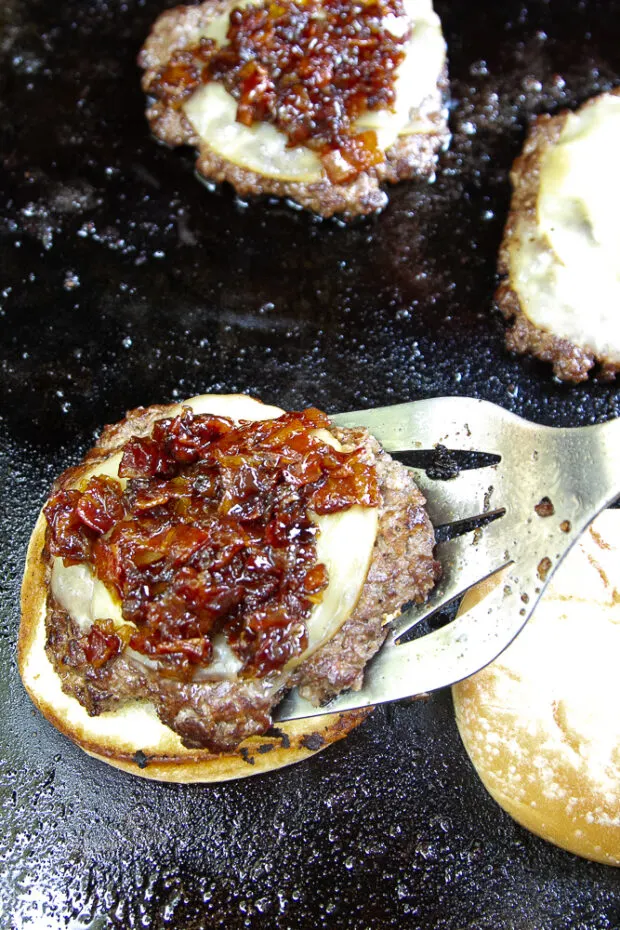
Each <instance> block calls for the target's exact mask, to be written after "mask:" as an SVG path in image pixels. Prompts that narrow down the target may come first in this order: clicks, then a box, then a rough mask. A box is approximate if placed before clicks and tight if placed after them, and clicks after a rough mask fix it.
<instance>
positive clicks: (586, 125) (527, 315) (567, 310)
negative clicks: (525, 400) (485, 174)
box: [496, 90, 620, 381]
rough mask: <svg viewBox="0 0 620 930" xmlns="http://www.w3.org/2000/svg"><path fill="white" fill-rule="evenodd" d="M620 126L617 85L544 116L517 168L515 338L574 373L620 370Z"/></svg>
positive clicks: (505, 300)
mask: <svg viewBox="0 0 620 930" xmlns="http://www.w3.org/2000/svg"><path fill="white" fill-rule="evenodd" d="M619 133H620V91H617V90H616V91H612V92H611V93H606V94H601V95H599V96H598V97H594V98H593V99H591V100H589V101H587V102H586V103H585V104H584V105H583V106H582V107H580V108H579V109H578V110H576V111H575V112H574V113H572V112H569V111H567V110H564V111H563V112H561V113H559V114H558V115H557V116H553V117H551V116H547V115H544V116H539V117H538V118H537V119H536V121H535V122H534V124H533V126H532V129H531V131H530V134H529V136H528V138H527V140H526V142H525V146H524V148H523V152H522V154H521V155H520V157H519V158H518V159H517V160H516V161H515V164H514V165H513V168H512V172H511V180H512V184H513V196H512V203H511V208H510V214H509V217H508V222H507V225H506V229H505V232H504V239H503V242H502V246H501V250H500V261H499V271H500V273H501V274H502V275H504V276H505V277H504V280H503V281H502V282H501V284H500V286H499V288H498V290H497V293H496V302H497V304H498V306H499V308H500V310H501V311H502V313H503V314H504V316H505V317H506V318H507V319H509V320H512V326H511V328H510V330H509V331H508V334H507V345H508V348H510V349H512V350H514V351H516V352H520V353H529V354H531V355H534V356H535V357H537V358H540V359H542V360H543V361H545V362H551V363H552V365H553V372H554V374H555V376H556V377H557V378H560V379H561V380H564V381H584V380H586V379H587V378H588V374H589V372H590V370H591V369H592V368H593V366H594V365H595V364H598V366H599V368H598V371H599V374H600V376H601V377H602V378H609V377H612V376H614V375H615V374H616V373H617V372H618V371H619V370H620V322H619V320H620V317H619V316H618V306H619V305H620V224H619V223H618V209H619V206H620V201H619V196H620V182H619V180H618V173H617V166H616V152H617V139H618V137H619Z"/></svg>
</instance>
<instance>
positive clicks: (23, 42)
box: [0, 0, 620, 930]
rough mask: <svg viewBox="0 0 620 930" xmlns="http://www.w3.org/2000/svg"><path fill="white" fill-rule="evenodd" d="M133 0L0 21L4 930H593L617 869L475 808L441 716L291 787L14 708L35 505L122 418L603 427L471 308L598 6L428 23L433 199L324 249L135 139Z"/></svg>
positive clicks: (617, 895)
mask: <svg viewBox="0 0 620 930" xmlns="http://www.w3.org/2000/svg"><path fill="white" fill-rule="evenodd" d="M164 5H165V4H164V3H163V2H156V0H126V2H121V0H90V2H88V0H59V2H57V3H49V2H48V0H3V2H2V4H1V5H0V62H1V73H0V131H1V133H2V135H1V160H0V171H1V173H0V190H1V201H0V242H1V245H2V248H1V252H0V314H1V320H2V329H3V336H2V346H3V351H2V367H1V372H2V374H1V389H2V417H1V421H0V456H1V463H2V474H3V477H4V478H5V479H6V480H5V481H4V483H3V493H2V495H1V497H0V507H1V509H2V536H1V542H0V545H1V546H2V577H1V584H2V595H1V598H2V600H1V613H0V662H1V668H2V674H1V679H0V693H1V696H2V704H1V711H0V712H1V715H2V726H1V736H0V757H1V758H0V805H1V815H0V816H1V826H2V829H1V836H2V839H1V849H0V915H1V916H0V926H1V927H2V928H5V927H6V928H33V930H38V928H51V930H56V928H61V927H62V928H87V927H90V928H107V927H115V928H116V927H118V928H123V930H125V928H131V930H133V928H157V930H159V928H166V927H170V928H174V930H179V928H187V930H190V928H191V930H197V928H210V927H223V928H227V930H233V928H242V927H243V928H245V927H247V928H262V927H269V928H276V930H280V928H281V930H284V928H292V930H297V928H306V927H308V928H313V930H316V928H324V930H333V928H339V927H346V928H351V930H365V928H378V930H383V928H385V930H387V928H394V930H403V928H424V930H427V928H428V930H431V928H432V930H440V928H441V930H465V928H471V930H474V928H475V930H485V928H489V930H509V928H510V930H513V928H514V930H516V928H518V930H526V928H527V930H564V928H580V930H586V928H587V930H604V928H618V927H620V884H619V879H620V873H619V872H618V871H617V870H614V869H611V868H605V867H604V866H598V865H595V864H591V863H588V862H585V861H582V860H579V859H577V858H575V857H573V856H570V855H569V854H567V853H564V852H562V851H560V850H557V849H555V848H554V847H552V846H550V845H547V844H546V843H544V842H543V841H541V840H539V839H537V838H536V837H534V836H532V835H530V834H529V833H527V832H525V831H524V830H522V829H521V828H519V827H518V826H517V825H516V824H514V823H513V822H512V821H511V820H510V819H509V818H508V817H507V816H505V815H504V814H503V813H502V812H501V811H500V810H499V808H497V807H496V806H495V804H494V803H493V802H492V801H491V800H490V799H489V798H488V797H487V795H486V794H485V792H484V790H483V788H482V787H481V785H480V783H479V782H478V780H477V778H476V776H475V775H474V773H473V771H472V769H471V767H470V765H469V763H468V760H467V758H466V756H465V753H464V751H463V749H462V747H461V745H460V743H459V739H458V736H457V733H456V729H455V725H454V721H453V716H452V710H451V704H450V696H449V693H448V692H445V693H439V694H435V695H434V696H433V697H432V698H430V699H429V700H428V701H426V702H419V703H415V704H412V705H407V706H392V707H386V708H383V709H380V710H377V711H376V712H375V714H374V715H373V716H372V718H371V719H369V720H368V721H367V722H366V723H365V724H364V725H363V726H361V727H360V728H359V729H358V730H357V731H356V732H354V733H353V734H352V735H351V736H350V737H349V738H348V739H347V740H345V741H343V742H341V743H339V744H338V745H336V746H334V747H332V748H331V749H330V750H328V751H327V752H325V753H323V754H319V755H318V756H315V757H314V758H311V759H309V760H308V761H307V762H305V763H303V764H300V765H297V766H295V767H293V768H291V769H288V770H282V771H280V772H276V773H273V774H271V775H267V776H264V777H259V778H256V779H250V780H247V781H242V782H236V783H230V784H223V785H218V786H204V787H201V786H176V785H161V784H151V783H148V782H143V781H141V780H139V779H137V778H133V777H131V776H129V775H125V774H122V773H119V772H117V771H114V770H112V769H110V768H108V767H107V766H105V765H103V764H100V763H99V762H96V761H94V760H92V759H90V758H88V757H87V756H86V755H84V753H82V752H81V751H80V750H78V749H77V748H75V747H74V746H73V745H71V744H69V743H68V742H67V741H66V740H65V739H64V738H63V737H62V736H61V735H60V734H58V733H57V732H56V731H55V730H53V729H52V728H51V727H50V726H49V725H48V724H47V723H46V722H45V721H44V720H43V719H42V717H41V716H40V715H39V714H38V713H37V712H36V711H35V710H34V709H33V707H32V706H31V705H30V702H29V701H28V699H27V697H26V695H25V693H24V691H23V689H22V687H21V684H20V681H19V678H18V674H17V670H16V662H15V639H16V633H17V626H18V619H19V617H18V595H19V585H20V576H21V571H22V565H23V559H24V554H25V550H26V544H27V540H28V536H29V533H30V530H31V528H32V525H33V523H34V521H35V517H36V514H37V511H38V508H39V507H40V505H41V503H42V502H43V500H44V499H45V496H46V494H47V492H48V490H49V487H50V484H51V482H52V480H53V478H54V477H55V476H56V474H57V473H58V472H60V470H61V469H63V468H64V467H66V466H67V465H68V464H69V463H71V462H75V461H76V460H77V458H78V457H79V456H80V454H81V453H82V452H83V451H84V450H85V449H86V448H87V447H88V446H89V445H90V444H91V442H92V439H93V436H94V434H95V433H96V431H97V430H98V429H99V428H100V427H101V426H102V425H103V424H104V423H106V422H112V421H114V420H117V419H118V418H120V417H121V416H122V414H123V412H124V411H125V409H127V408H129V407H132V406H136V405H138V404H141V403H142V404H148V403H154V402H160V401H161V402H163V401H169V400H171V399H178V398H183V397H187V396H191V395H192V394H194V393H198V392H203V391H226V392H228V391H247V392H249V393H252V394H255V395H258V396H260V397H262V398H263V399H264V400H266V401H269V402H272V403H277V404H281V405H282V406H284V407H292V408H296V407H301V406H304V405H308V404H317V405H319V406H321V407H324V408H325V409H327V410H328V411H336V410H346V409H353V408H356V407H362V406H365V405H375V404H385V403H390V402H397V401H403V400H408V399H415V398H420V397H427V396H431V395H441V394H468V395H475V396H479V397H485V398H487V399H490V400H493V401H496V402H498V403H500V404H503V405H504V406H505V407H508V408H509V409H511V410H514V411H516V412H518V413H521V414H524V415H525V416H528V417H530V418H532V419H537V420H539V421H541V422H550V423H556V424H573V425H576V424H583V423H588V422H592V421H596V420H601V419H605V418H607V417H609V416H612V415H615V414H617V413H618V408H619V405H620V404H619V401H620V398H619V386H618V385H617V384H613V383H612V384H601V383H596V382H593V383H589V384H586V385H581V386H578V387H569V386H566V385H561V384H559V383H556V382H554V381H553V380H552V379H551V376H550V372H549V370H548V369H547V368H546V367H545V366H543V365H540V364H538V363H535V362H533V361H529V360H519V359H515V358H511V357H509V356H508V355H507V354H506V352H505V350H504V348H503V337H502V334H503V324H502V322H501V321H500V319H499V318H498V316H497V314H495V313H494V312H493V310H492V305H491V298H492V293H493V289H494V283H495V271H494V262H495V254H496V251H497V247H498V243H499V239H500V235H501V229H502V224H503V221H504V218H505V214H506V209H507V205H508V200H509V185H508V170H509V167H510V164H511V161H512V159H513V158H514V156H515V155H516V154H517V152H518V150H519V147H520V145H521V143H522V140H523V137H524V130H525V126H526V124H527V121H528V119H529V118H530V117H531V116H532V115H533V114H535V113H538V112H543V111H545V112H554V111H556V110H557V109H558V108H560V107H562V106H565V105H570V106H572V105H576V104H578V103H580V102H581V101H582V100H584V99H585V98H586V97H588V96H589V95H591V94H593V93H595V92H598V91H600V90H603V89H607V88H609V87H611V86H613V85H614V84H617V83H618V82H619V81H620V41H619V40H620V25H619V24H620V4H619V3H616V2H606V0H598V2H595V0H592V2H585V0H583V2H568V0H566V2H564V3H560V2H555V0H550V2H539V0H531V2H517V0H504V2H497V0H484V2H482V0H480V2H478V3H477V4H475V5H474V4H472V3H471V2H465V0H452V2H449V0H438V9H439V12H440V14H441V15H442V18H443V23H444V28H445V33H446V37H447V40H448V44H449V52H450V69H451V92H452V111H451V123H452V129H453V132H454V138H453V144H452V147H451V150H450V151H449V152H448V153H446V154H445V155H444V156H443V157H442V159H441V165H440V170H439V171H438V176H437V182H436V183H435V184H434V185H433V186H430V187H429V186H426V185H424V184H410V185H401V186H399V187H398V188H396V189H393V190H392V192H391V202H390V206H389V207H388V209H387V210H386V211H385V213H384V214H383V215H382V216H379V217H375V218H372V219H367V220H362V221H359V222H356V223H355V224H353V225H352V226H350V227H348V228H345V227H343V226H341V225H339V224H338V223H336V222H333V221H332V222H319V221H317V220H315V219H313V218H312V217H310V216H309V215H307V214H305V213H299V212H296V211H294V210H292V209H291V208H289V207H287V206H286V205H285V204H282V203H277V202H268V201H265V202H259V203H250V204H246V203H242V202H240V201H239V200H237V199H235V197H234V195H233V193H232V192H231V191H230V190H229V189H224V190H217V191H208V190H206V189H205V188H204V187H203V186H201V185H200V184H198V183H197V182H196V181H195V179H194V178H193V168H192V161H193V160H192V155H191V154H190V153H189V152H187V151H184V152H171V151H168V150H166V149H164V148H162V147H159V146H158V145H156V144H155V142H154V141H152V140H151V139H150V138H149V135H148V131H147V126H146V123H145V120H144V117H143V108H144V101H143V99H142V95H141V92H140V90H139V84H138V81H139V75H138V71H137V68H136V66H135V58H136V54H137V51H138V49H139V46H140V44H141V42H142V40H143V38H144V37H145V35H146V34H147V31H148V28H149V23H150V22H151V21H152V20H153V19H154V18H155V16H156V15H157V14H158V13H159V12H160V11H161V10H162V8H163V7H164Z"/></svg>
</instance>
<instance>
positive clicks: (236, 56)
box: [150, 0, 411, 183]
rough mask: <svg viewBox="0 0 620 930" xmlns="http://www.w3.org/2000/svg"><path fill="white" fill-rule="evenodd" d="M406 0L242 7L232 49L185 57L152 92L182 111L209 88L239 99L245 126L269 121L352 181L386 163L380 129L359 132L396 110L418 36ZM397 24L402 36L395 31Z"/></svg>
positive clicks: (181, 53) (203, 46)
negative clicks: (398, 76) (400, 74)
mask: <svg viewBox="0 0 620 930" xmlns="http://www.w3.org/2000/svg"><path fill="white" fill-rule="evenodd" d="M404 18H405V10H404V7H403V2H402V0H357V2H350V0H296V2H293V0H265V2H263V3H260V4H259V5H250V6H246V7H244V8H242V9H239V8H237V9H234V10H233V11H232V13H231V16H230V25H229V29H228V34H227V40H228V41H227V44H226V45H224V46H222V47H220V48H218V47H217V45H216V43H215V42H214V41H213V39H206V38H203V39H201V40H200V42H199V43H198V44H197V45H194V46H192V47H186V48H183V49H181V50H178V51H177V52H175V53H174V54H173V56H172V57H171V59H170V61H169V63H168V65H167V67H166V68H164V69H163V70H162V71H161V72H160V73H159V75H158V77H157V79H156V80H155V81H154V82H153V84H152V85H151V87H150V91H151V93H153V94H154V95H155V96H156V97H157V98H159V99H160V100H163V101H164V102H165V103H167V104H170V105H171V106H173V107H180V106H181V105H182V103H183V101H184V100H186V99H187V98H188V97H189V96H191V94H193V93H194V91H195V90H196V89H197V88H198V87H199V86H200V85H201V84H206V83H208V82H209V81H220V82H221V83H222V84H223V85H224V87H225V88H226V90H227V91H228V92H229V93H230V94H231V95H232V96H233V97H234V98H235V99H236V100H237V101H238V106H237V121H238V122H240V123H243V124H244V125H245V126H251V125H252V124H253V123H256V122H260V121H266V122H269V123H272V124H273V125H274V126H275V127H276V128H277V129H279V130H280V131H281V132H283V133H285V134H286V136H287V137H288V144H289V146H295V145H305V146H307V147H309V148H311V149H314V150H315V151H316V152H317V153H318V155H319V156H320V157H321V159H322V161H323V164H324V166H325V169H326V171H327V173H328V176H329V177H330V179H331V180H332V181H333V182H335V183H343V182H349V181H351V180H353V179H354V178H355V177H356V176H357V175H358V174H360V173H361V172H362V171H365V170H367V169H368V168H370V167H371V166H372V165H375V164H377V163H378V162H380V161H381V160H382V159H383V154H382V152H381V151H380V150H379V149H378V145H377V136H376V133H375V132H374V131H373V130H368V131H365V132H364V131H362V132H359V131H356V130H355V127H354V122H355V120H356V119H357V118H358V117H359V116H361V114H362V113H365V112H367V111H369V110H378V109H385V108H388V109H389V108H393V107H394V103H395V99H396V92H395V85H394V77H395V72H396V69H397V68H398V66H399V65H400V64H401V62H402V61H403V59H404V57H405V46H406V43H407V42H408V40H409V38H410V36H411V30H410V28H409V29H405V30H401V29H398V28H394V24H395V22H396V20H398V19H400V20H401V22H403V21H405V20H404ZM390 26H391V27H392V28H390Z"/></svg>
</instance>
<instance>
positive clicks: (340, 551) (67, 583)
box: [51, 395, 379, 680]
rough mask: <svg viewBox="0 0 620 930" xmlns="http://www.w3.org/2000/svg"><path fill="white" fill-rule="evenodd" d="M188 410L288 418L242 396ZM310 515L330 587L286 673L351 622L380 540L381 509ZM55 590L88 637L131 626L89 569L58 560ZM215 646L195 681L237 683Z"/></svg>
mask: <svg viewBox="0 0 620 930" xmlns="http://www.w3.org/2000/svg"><path fill="white" fill-rule="evenodd" d="M183 406H186V407H191V409H192V410H193V411H194V412H195V413H208V414H212V415H216V416H227V417H230V418H231V419H233V420H236V421H239V420H241V419H243V420H268V419H273V418H275V417H279V416H281V415H282V414H283V413H284V411H283V410H280V409H279V408H278V407H270V406H267V405H266V404H262V403H260V402H259V401H256V400H252V399H251V398H247V397H241V396H240V395H231V396H219V397H218V396H217V395H205V396H202V397H194V398H192V399H191V400H188V401H185V402H184V404H183ZM180 411H181V405H179V408H178V410H175V411H172V412H171V413H172V415H175V414H176V413H180ZM316 432H317V434H318V435H319V436H320V437H321V439H322V440H323V441H324V442H327V443H329V444H330V445H331V446H333V447H334V448H336V449H341V448H342V446H341V445H340V443H339V442H338V440H337V439H336V438H335V437H334V436H332V435H331V433H329V432H328V431H327V430H317V431H316ZM121 457H122V454H121V453H118V454H116V455H113V456H111V457H110V458H109V459H107V460H106V461H105V462H102V463H100V464H98V465H97V466H96V467H94V468H92V469H91V470H90V471H89V473H88V475H85V476H83V477H82V479H81V480H82V481H85V480H88V478H91V477H93V476H94V475H102V474H106V475H110V476H111V477H114V478H117V479H118V468H119V465H120V461H121ZM118 480H119V481H120V482H121V484H122V485H123V486H125V485H126V483H127V482H126V480H124V479H118ZM310 516H311V517H312V519H313V520H314V522H315V523H316V524H317V526H318V527H319V530H320V533H319V536H318V539H317V541H316V552H317V561H318V562H319V563H321V562H322V563H323V564H324V565H325V566H326V568H327V572H328V577H329V583H328V586H327V588H326V589H325V591H324V592H323V597H322V599H321V601H320V602H319V603H318V604H316V605H315V606H314V608H313V610H312V613H311V615H310V617H309V619H308V621H307V630H308V645H307V647H306V650H305V651H304V652H303V653H302V654H301V655H300V656H296V657H295V658H294V659H291V661H290V662H289V663H288V664H287V665H286V666H285V669H284V670H285V671H291V670H292V669H293V668H294V666H296V665H298V664H299V663H300V662H302V661H303V660H304V659H306V658H308V656H310V655H311V654H312V653H313V652H315V651H316V650H317V649H319V648H320V647H321V646H323V645H324V644H325V643H326V642H328V641H329V640H330V639H332V638H333V636H335V634H336V633H337V632H338V630H339V629H340V627H341V626H342V625H343V623H344V622H345V621H346V620H347V619H348V618H349V617H350V615H351V614H352V612H353V610H354V609H355V606H356V604H357V602H358V600H359V597H360V594H361V591H362V588H363V586H364V582H365V581H366V575H367V574H368V568H369V566H370V562H371V559H372V553H373V549H374V544H375V539H376V536H377V527H378V522H379V513H378V508H377V507H362V506H360V505H355V506H353V507H350V508H349V509H348V510H343V511H341V512H339V513H333V514H325V515H321V516H319V515H316V514H310ZM51 588H52V594H53V595H54V597H55V599H56V601H57V602H58V603H59V604H60V606H61V607H63V608H64V609H65V610H66V611H67V612H68V613H69V614H70V616H71V617H72V619H73V620H74V621H75V622H76V623H77V625H78V626H79V627H80V629H81V630H82V632H84V633H86V632H88V631H89V630H90V628H91V626H92V624H93V623H94V622H95V620H106V619H109V620H113V621H114V624H115V625H117V626H120V625H122V624H123V623H125V621H124V619H123V615H122V611H121V604H120V601H119V600H118V598H117V597H116V595H115V594H114V593H112V592H110V591H109V590H108V588H107V587H106V586H105V585H104V584H103V582H102V581H100V580H99V579H98V578H97V577H96V576H95V573H94V571H93V569H92V568H91V567H90V566H89V565H86V564H79V565H70V566H65V565H64V564H63V561H62V559H60V558H55V559H54V560H53V564H52V577H51ZM213 646H214V656H213V661H212V662H211V663H210V664H209V665H208V666H206V667H199V668H198V669H197V670H196V674H195V676H194V677H195V680H212V679H215V680H217V679H224V678H226V679H234V678H235V677H236V675H237V673H238V672H239V670H240V669H241V662H240V661H239V660H238V659H237V657H236V655H235V654H234V652H233V651H232V649H231V648H230V646H229V645H228V642H227V641H226V638H225V637H224V636H223V635H222V636H219V637H216V638H215V640H214V643H213ZM127 652H128V653H129V654H130V655H131V656H132V657H133V658H134V659H135V660H136V661H139V662H141V663H142V664H144V665H147V666H149V667H150V668H157V662H155V661H153V660H152V659H149V658H148V657H146V656H143V655H142V654H141V653H138V652H135V651H134V650H133V649H129V648H128V649H127Z"/></svg>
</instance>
